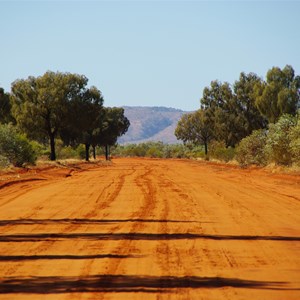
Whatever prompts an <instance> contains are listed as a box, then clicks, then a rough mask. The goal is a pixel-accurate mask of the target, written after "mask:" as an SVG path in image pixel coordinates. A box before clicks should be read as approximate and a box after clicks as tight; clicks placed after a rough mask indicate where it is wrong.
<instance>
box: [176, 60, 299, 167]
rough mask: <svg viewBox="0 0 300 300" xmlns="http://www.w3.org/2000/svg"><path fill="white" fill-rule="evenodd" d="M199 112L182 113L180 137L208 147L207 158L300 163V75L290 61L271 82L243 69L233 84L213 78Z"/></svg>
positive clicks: (271, 76) (273, 72)
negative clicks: (244, 71)
mask: <svg viewBox="0 0 300 300" xmlns="http://www.w3.org/2000/svg"><path fill="white" fill-rule="evenodd" d="M200 103H201V107H200V109H199V110H198V111H196V112H193V113H189V114H186V115H183V117H182V118H181V120H180V121H179V122H178V125H177V128H176V131H175V135H176V136H177V138H178V139H179V140H182V141H183V143H184V144H186V143H192V144H194V145H198V146H200V145H203V147H204V154H205V156H206V159H211V158H217V159H220V160H224V161H228V160H232V159H235V160H236V161H237V162H239V163H240V164H241V165H243V166H246V165H252V164H254V165H267V164H271V163H275V164H277V165H287V166H291V165H293V164H294V165H298V166H299V165H300V150H299V149H300V129H299V128H300V119H299V118H300V117H299V114H300V111H299V109H300V76H296V75H295V72H294V69H293V68H292V67H291V66H289V65H287V66H285V67H284V68H283V69H282V70H281V69H280V68H278V67H273V68H272V69H270V70H269V71H268V72H267V76H266V80H263V79H261V78H260V77H258V76H257V75H256V74H254V73H249V74H245V73H241V74H240V77H239V79H238V80H237V81H235V82H234V84H233V85H230V84H229V83H227V82H225V83H221V82H219V81H212V82H211V85H210V86H209V87H206V88H205V89H204V91H203V96H202V98H201V100H200Z"/></svg>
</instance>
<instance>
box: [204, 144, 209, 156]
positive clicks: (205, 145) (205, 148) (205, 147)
mask: <svg viewBox="0 0 300 300" xmlns="http://www.w3.org/2000/svg"><path fill="white" fill-rule="evenodd" d="M204 151H205V156H207V153H208V151H207V142H205V143H204Z"/></svg>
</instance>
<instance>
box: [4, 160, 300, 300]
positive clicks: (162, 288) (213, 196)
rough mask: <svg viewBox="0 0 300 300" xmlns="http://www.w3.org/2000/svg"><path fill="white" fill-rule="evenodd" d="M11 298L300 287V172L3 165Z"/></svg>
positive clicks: (174, 295)
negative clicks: (6, 167) (19, 168)
mask: <svg viewBox="0 0 300 300" xmlns="http://www.w3.org/2000/svg"><path fill="white" fill-rule="evenodd" d="M0 299H30V300H34V299H72V300H73V299H197V300H198V299H289V300H293V299H294V300H296V299H300V176H299V175H293V176H292V175H284V174H272V173H270V172H267V171H264V170H262V169H240V168H238V167H232V166H226V165H217V164H211V163H204V162H196V161H188V160H153V159H152V160H151V159H114V160H113V162H112V163H111V164H100V165H98V164H80V165H69V166H51V167H43V168H34V169H30V170H25V171H22V172H20V171H19V172H18V173H15V172H11V173H7V172H6V173H2V174H0Z"/></svg>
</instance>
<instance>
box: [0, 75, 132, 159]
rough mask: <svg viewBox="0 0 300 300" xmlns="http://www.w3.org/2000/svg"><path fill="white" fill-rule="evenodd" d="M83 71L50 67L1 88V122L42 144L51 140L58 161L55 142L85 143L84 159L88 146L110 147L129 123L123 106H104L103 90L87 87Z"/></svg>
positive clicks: (94, 151) (86, 155) (93, 147)
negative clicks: (6, 91) (45, 70)
mask: <svg viewBox="0 0 300 300" xmlns="http://www.w3.org/2000/svg"><path fill="white" fill-rule="evenodd" d="M87 84H88V79H87V78H86V77H85V76H84V75H78V74H72V73H61V72H52V71H48V72H46V73H45V74H44V75H42V76H39V77H33V76H29V77H28V78H27V79H18V80H16V81H14V82H13V83H12V86H11V92H10V93H5V92H4V90H3V89H0V123H2V124H8V123H11V124H13V125H15V126H16V127H17V128H18V130H19V131H20V133H23V134H26V136H27V137H28V138H29V139H31V140H35V141H38V142H39V143H42V144H47V143H48V144H49V146H50V159H51V160H56V150H55V142H56V139H57V138H60V139H61V140H62V141H63V143H64V145H66V146H69V145H70V146H72V147H75V146H77V145H79V144H84V145H85V159H86V160H87V161H88V160H89V157H90V148H92V150H93V156H94V158H95V156H96V146H103V147H105V149H106V158H108V154H109V147H110V146H112V145H114V144H115V143H116V141H117V138H118V137H119V136H121V135H123V134H124V133H125V132H126V131H127V130H128V128H129V126H130V123H129V120H128V119H127V118H126V117H125V116H124V109H123V108H117V107H112V108H111V107H104V106H103V103H104V99H103V96H102V94H101V91H100V90H99V89H97V88H96V87H94V86H92V87H88V86H87Z"/></svg>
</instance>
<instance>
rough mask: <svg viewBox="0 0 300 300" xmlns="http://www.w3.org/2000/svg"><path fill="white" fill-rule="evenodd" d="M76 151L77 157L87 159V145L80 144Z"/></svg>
mask: <svg viewBox="0 0 300 300" xmlns="http://www.w3.org/2000/svg"><path fill="white" fill-rule="evenodd" d="M75 151H76V156H77V157H79V158H80V159H85V146H84V145H83V144H80V145H78V146H77V148H76V149H75Z"/></svg>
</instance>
